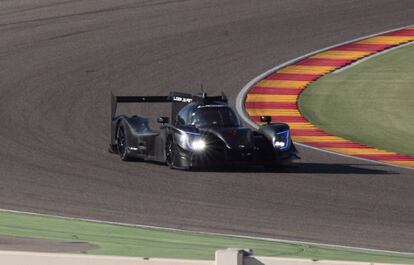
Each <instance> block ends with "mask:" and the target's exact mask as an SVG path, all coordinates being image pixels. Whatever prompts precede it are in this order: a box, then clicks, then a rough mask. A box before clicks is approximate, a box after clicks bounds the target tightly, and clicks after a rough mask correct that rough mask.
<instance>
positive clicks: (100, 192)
mask: <svg viewBox="0 0 414 265" xmlns="http://www.w3.org/2000/svg"><path fill="white" fill-rule="evenodd" d="M409 24H414V1H411V0H405V1H385V0H365V1H359V0H355V1H320V0H312V1H298V0H279V1H273V0H272V1H270V0H269V1H266V0H263V1H247V0H246V1H236V0H217V1H185V0H181V1H173V0H170V1H168V0H151V1H128V0H120V1H110V0H96V1H92V0H84V1H75V0H73V1H64V0H62V1H50V0H21V1H15V0H2V1H1V2H0V121H1V122H0V124H1V126H0V180H1V185H0V208H9V209H15V210H24V211H35V212H40V213H51V214H59V215H65V216H74V217H85V218H94V219H101V220H109V221H120V222H128V223H136V224H148V225H157V226H166V227H174V228H183V229H191V230H200V231H212V232H224V233H234V234H242V235H256V236H266V237H273V238H283V239H294V240H295V239H296V240H305V241H313V242H323V243H334V244H343V245H350V246H358V247H370V248H381V249H388V250H398V251H414V244H413V242H414V192H413V190H414V173H413V171H411V170H408V169H399V168H394V167H389V166H382V165H378V164H374V163H370V162H364V161H359V160H354V159H351V158H344V157H340V156H335V155H330V154H326V153H320V152H318V151H314V150H310V149H306V148H300V151H301V155H302V157H303V159H302V160H301V162H300V163H299V164H298V167H297V168H291V169H288V170H287V171H285V172H261V171H260V169H250V170H243V169H240V170H237V169H235V170H233V171H228V172H227V171H226V172H220V171H219V172H214V170H213V171H212V172H183V171H176V170H170V169H168V168H167V167H165V166H162V165H158V164H152V163H140V162H132V163H126V162H121V161H120V159H119V158H118V157H117V156H116V155H111V154H109V153H108V152H107V146H108V142H109V135H108V132H109V125H110V123H109V122H110V116H109V113H110V111H109V93H110V91H113V92H114V93H115V94H118V95H162V94H166V93H168V92H169V91H170V90H177V91H194V92H196V91H199V87H200V83H203V85H204V88H205V90H207V91H208V92H209V93H210V94H213V93H216V92H220V91H225V92H226V93H227V95H228V96H229V98H230V99H231V100H232V103H234V99H235V97H236V95H237V93H238V92H239V90H240V89H241V88H242V87H243V86H244V85H245V84H246V83H247V82H248V81H249V80H250V79H252V78H253V77H255V76H257V75H258V74H260V73H262V72H264V71H265V70H267V69H269V68H271V67H273V66H274V65H276V64H279V63H282V62H284V61H287V60H289V59H292V58H295V57H297V56H300V55H302V54H305V53H307V52H310V51H313V50H316V49H320V48H323V47H326V46H330V45H333V44H336V43H339V42H343V41H347V40H350V39H352V38H356V37H360V36H363V35H367V34H372V33H376V32H379V31H383V30H388V29H392V28H396V27H400V26H405V25H409ZM167 110H168V108H167V106H158V105H145V106H141V107H133V106H127V107H124V108H121V111H127V112H129V113H132V112H139V113H143V114H148V113H160V114H162V112H167ZM156 116H157V115H156V114H153V115H152V116H151V118H152V119H154V118H155V117H156Z"/></svg>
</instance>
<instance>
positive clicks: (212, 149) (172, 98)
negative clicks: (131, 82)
mask: <svg viewBox="0 0 414 265" xmlns="http://www.w3.org/2000/svg"><path fill="white" fill-rule="evenodd" d="M161 102H164V103H171V104H172V112H171V122H170V119H169V118H168V117H159V118H158V119H157V121H158V123H160V128H159V130H153V129H151V128H150V127H149V126H148V119H147V118H144V117H140V116H132V117H128V116H125V115H116V108H117V104H118V103H161ZM111 118H112V119H111V143H110V147H109V150H110V152H113V153H118V154H119V155H120V157H121V159H122V160H135V159H141V160H151V161H157V162H162V163H166V164H167V165H168V166H169V167H170V168H179V169H194V168H206V167H211V166H215V165H217V166H218V165H226V164H237V163H242V164H248V163H249V164H255V165H263V166H265V167H269V168H273V167H277V166H280V165H282V164H284V163H285V162H288V161H290V160H292V159H295V158H298V156H297V151H296V148H295V146H294V145H293V142H292V140H291V138H290V132H289V126H288V125H287V124H284V123H271V118H270V117H269V116H263V117H261V121H262V122H264V123H266V124H265V125H262V126H260V127H259V129H258V130H252V129H249V128H245V127H243V126H242V125H241V123H240V120H239V118H238V116H237V115H236V113H235V112H234V111H233V110H232V109H231V108H230V107H229V106H228V104H227V98H226V96H225V95H224V94H222V95H221V96H214V97H211V96H207V95H206V94H205V93H201V94H199V95H192V94H185V93H178V92H171V93H170V95H168V96H114V95H112V94H111Z"/></svg>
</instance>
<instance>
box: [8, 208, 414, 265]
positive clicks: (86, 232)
mask: <svg viewBox="0 0 414 265" xmlns="http://www.w3.org/2000/svg"><path fill="white" fill-rule="evenodd" d="M0 235H9V236H22V237H33V238H46V239H57V240H67V241H77V242H79V241H82V242H90V243H94V244H97V245H99V246H100V247H101V248H99V249H96V250H90V251H87V252H85V251H84V252H83V253H89V254H102V255H122V256H139V257H159V258H181V259H205V260H213V259H214V252H215V251H216V250H217V249H223V248H228V247H237V248H252V249H253V250H254V254H255V255H259V256H273V257H290V258H307V259H318V260H320V259H325V260H347V261H367V262H388V263H402V264H414V254H413V255H408V254H406V255H403V254H394V253H386V252H381V251H363V250H357V249H348V248H339V247H325V246H318V245H312V244H297V243H286V242H275V241H266V240H253V239H243V238H237V237H232V236H218V235H205V234H197V233H190V232H175V231H169V230H164V229H148V228H137V227H129V226H121V225H112V224H102V223H94V222H87V221H77V220H67V219H61V218H54V217H53V218H52V217H44V216H35V215H29V214H20V213H10V212H0Z"/></svg>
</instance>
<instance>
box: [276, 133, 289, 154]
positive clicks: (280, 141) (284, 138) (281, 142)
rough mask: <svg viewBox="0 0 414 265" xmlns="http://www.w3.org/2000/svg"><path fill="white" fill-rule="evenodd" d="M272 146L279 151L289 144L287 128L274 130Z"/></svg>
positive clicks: (286, 147)
mask: <svg viewBox="0 0 414 265" xmlns="http://www.w3.org/2000/svg"><path fill="white" fill-rule="evenodd" d="M273 146H274V147H275V148H276V149H278V150H281V151H284V150H286V149H288V148H289V146H290V132H289V130H286V131H282V132H276V133H275V136H274V137H273Z"/></svg>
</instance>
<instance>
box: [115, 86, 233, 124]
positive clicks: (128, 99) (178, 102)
mask: <svg viewBox="0 0 414 265" xmlns="http://www.w3.org/2000/svg"><path fill="white" fill-rule="evenodd" d="M201 100H203V101H211V102H214V101H220V102H225V103H227V97H226V95H224V93H222V94H221V95H220V96H212V97H211V96H207V94H206V93H202V94H201V95H193V94H188V93H181V92H171V93H170V94H169V95H168V96H115V95H114V94H112V93H111V120H113V119H114V118H115V115H116V109H117V106H118V103H172V110H171V120H173V118H174V117H175V116H176V115H177V113H178V112H179V111H180V110H181V109H182V108H183V107H184V106H185V105H187V104H188V103H190V102H193V101H201Z"/></svg>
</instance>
